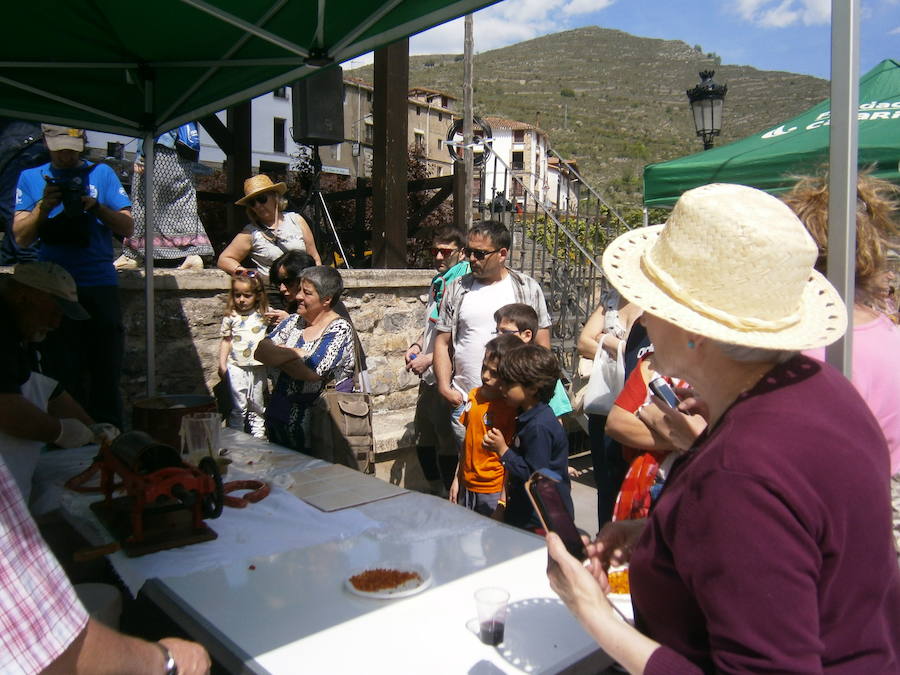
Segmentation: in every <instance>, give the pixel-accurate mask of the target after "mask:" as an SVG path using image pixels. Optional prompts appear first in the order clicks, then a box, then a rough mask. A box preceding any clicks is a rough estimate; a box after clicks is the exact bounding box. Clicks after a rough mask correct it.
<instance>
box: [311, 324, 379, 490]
mask: <svg viewBox="0 0 900 675" xmlns="http://www.w3.org/2000/svg"><path fill="white" fill-rule="evenodd" d="M359 353H360V348H359V337H357V335H356V331H355V330H354V331H353V361H354V368H353V385H354V387H353V388H354V389H356V388H359V386H360V369H359ZM309 434H310V441H311V443H310V448H311V450H312V452H313V453H314V454H315V455H316V456H317V457H320V458H322V459H324V460H327V461H329V462H332V463H334V464H343V465H344V466H349V467H350V468H351V469H357V470H359V471H362V472H363V473H375V439H374V436H373V434H372V396H371V394H368V393H366V392H357V391H346V392H345V391H337V390H336V389H335V388H334V384H333V383H329V384H328V385H327V386H326V387H325V390H324V391H323V392H322V393H321V394H320V395H319V398H318V399H317V400H316V402H315V404H314V405H313V406H312V407H311V408H310V410H309Z"/></svg>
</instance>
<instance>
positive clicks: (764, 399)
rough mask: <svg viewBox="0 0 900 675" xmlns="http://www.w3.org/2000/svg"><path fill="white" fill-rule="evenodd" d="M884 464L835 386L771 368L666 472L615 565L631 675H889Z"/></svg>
mask: <svg viewBox="0 0 900 675" xmlns="http://www.w3.org/2000/svg"><path fill="white" fill-rule="evenodd" d="M889 474H890V470H889V457H888V450H887V445H886V443H885V440H884V436H883V435H882V433H881V430H880V428H879V426H878V423H877V422H876V421H875V419H874V418H873V417H872V415H871V413H870V412H869V409H868V407H867V406H866V404H865V403H864V402H863V400H862V399H861V398H860V397H859V395H858V394H857V393H856V390H855V389H854V388H853V386H852V385H851V384H850V382H849V381H847V380H846V379H845V378H844V377H843V376H842V375H841V373H839V372H838V371H836V370H835V369H833V368H831V367H830V366H828V365H826V364H821V363H818V362H816V361H812V360H811V359H808V358H806V357H803V356H799V357H796V358H794V359H792V360H790V361H789V362H788V363H786V364H783V365H781V366H777V367H775V368H774V369H773V370H772V371H770V373H769V374H768V375H767V376H766V377H764V378H763V379H762V380H761V381H760V383H759V384H757V386H756V387H754V388H753V389H752V390H751V391H749V392H747V393H745V394H742V395H741V396H740V397H739V398H738V400H737V401H735V403H734V404H733V405H732V406H731V408H730V409H729V410H728V411H727V412H726V413H725V415H723V417H722V419H721V420H720V421H719V424H718V425H717V426H716V428H714V429H713V430H711V432H710V433H709V434H708V436H707V435H704V436H702V437H701V438H700V439H698V442H697V444H696V445H695V450H693V451H692V452H691V453H688V455H687V456H686V457H685V458H683V459H682V460H681V461H680V462H679V463H678V464H676V466H675V468H674V469H673V471H672V473H671V474H670V477H669V480H668V482H667V484H666V487H665V489H664V491H663V493H662V495H661V496H660V498H659V500H658V502H657V503H656V505H655V506H654V509H653V511H652V512H651V515H650V521H649V524H648V527H647V528H646V530H645V531H644V533H643V535H642V537H641V539H640V542H639V544H638V547H637V548H636V550H635V551H634V554H633V556H632V560H631V588H632V598H633V602H634V605H635V610H636V615H637V625H638V628H640V629H641V630H642V631H643V632H644V633H646V634H647V635H649V636H650V637H652V638H653V639H654V640H656V641H658V642H660V643H661V644H662V645H663V646H662V647H660V648H659V649H657V650H656V651H655V652H654V653H653V654H652V655H651V657H650V660H649V662H648V664H647V668H646V671H645V672H646V673H647V675H657V674H669V673H672V674H674V673H678V675H689V674H691V673H701V672H706V673H709V672H721V673H733V672H752V673H776V672H777V673H804V674H805V673H819V672H827V673H847V674H848V675H849V674H851V673H852V674H853V675H858V674H859V673H872V674H874V673H900V657H898V650H900V568H898V565H897V554H896V552H895V550H894V547H893V543H892V537H891V522H890V521H891V507H890V493H889Z"/></svg>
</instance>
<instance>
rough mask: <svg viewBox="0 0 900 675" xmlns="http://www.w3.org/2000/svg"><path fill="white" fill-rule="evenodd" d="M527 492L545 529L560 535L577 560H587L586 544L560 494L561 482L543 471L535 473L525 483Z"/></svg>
mask: <svg viewBox="0 0 900 675" xmlns="http://www.w3.org/2000/svg"><path fill="white" fill-rule="evenodd" d="M525 490H526V492H528V497H529V499H531V503H532V504H534V510H535V511H537V514H538V518H540V519H541V524H542V525H543V526H544V529H545V530H547V532H554V533H556V534H558V535H559V538H560V539H562V541H563V544H565V546H566V550H568V551H569V553H571V554H572V555H573V556H574V557H575V558H578V560H584V559H585V558H587V552H586V551H585V550H584V542H583V541H582V540H581V535H580V534H579V533H578V528H577V527H575V521H574V520H572V516H571V514H570V513H569V510H568V509H567V508H566V503H565V502H564V501H563V498H562V495H561V494H560V492H559V480H557V479H555V478H552V477H551V476H548V475H547V474H546V473H543V472H541V471H535V472H534V473H533V474H531V478H529V479H528V481H527V482H526V483H525Z"/></svg>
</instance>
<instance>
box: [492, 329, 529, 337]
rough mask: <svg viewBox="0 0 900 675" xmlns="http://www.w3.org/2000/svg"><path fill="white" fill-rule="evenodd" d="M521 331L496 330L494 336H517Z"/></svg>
mask: <svg viewBox="0 0 900 675" xmlns="http://www.w3.org/2000/svg"><path fill="white" fill-rule="evenodd" d="M521 332H522V331H520V330H513V329H512V328H498V329H497V330H495V331H494V335H518V334H519V333H521Z"/></svg>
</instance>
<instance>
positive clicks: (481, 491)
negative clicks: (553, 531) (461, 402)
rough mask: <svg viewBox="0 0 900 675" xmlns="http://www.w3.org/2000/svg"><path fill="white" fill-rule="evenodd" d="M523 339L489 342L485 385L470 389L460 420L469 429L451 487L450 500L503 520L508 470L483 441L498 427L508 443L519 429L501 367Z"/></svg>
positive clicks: (510, 337) (509, 337)
mask: <svg viewBox="0 0 900 675" xmlns="http://www.w3.org/2000/svg"><path fill="white" fill-rule="evenodd" d="M521 346H522V342H521V340H519V338H518V337H516V336H515V335H500V336H498V337H495V338H494V339H493V340H491V341H490V342H488V343H487V345H486V346H485V348H484V361H483V362H482V365H481V382H482V385H481V386H480V387H477V388H475V389H473V390H472V391H470V392H469V397H468V401H467V402H466V407H465V410H464V411H463V414H462V415H461V416H460V418H459V421H460V423H461V424H462V425H463V426H464V427H465V428H466V438H465V441H464V443H463V447H462V452H461V454H460V458H459V465H458V466H457V470H456V478H454V479H453V484H452V485H451V486H450V501H451V502H454V503H455V504H460V505H462V506H465V507H466V508H468V509H472V510H473V511H475V512H477V513H480V514H481V515H483V516H489V517H494V518H497V519H498V520H502V519H503V512H504V510H505V508H506V500H505V499H504V496H505V494H506V489H505V486H504V477H505V472H504V469H503V465H502V464H501V463H500V459H499V458H498V457H497V454H496V453H494V452H490V451H488V450H487V449H486V448H485V447H484V445H483V444H482V441H483V440H484V436H485V434H486V433H487V431H488V429H491V428H494V429H497V430H498V431H499V432H500V433H502V434H503V436H504V438H506V439H507V442H509V441H511V440H512V436H513V432H514V431H515V429H516V412H517V411H516V409H515V408H513V407H511V406H510V405H508V404H507V403H506V401H505V400H504V398H503V396H502V395H501V393H500V386H499V385H500V382H499V379H498V377H497V368H498V367H499V365H500V358H501V357H502V356H503V354H504V353H505V352H507V351H509V350H510V349H513V348H515V347H521Z"/></svg>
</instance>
